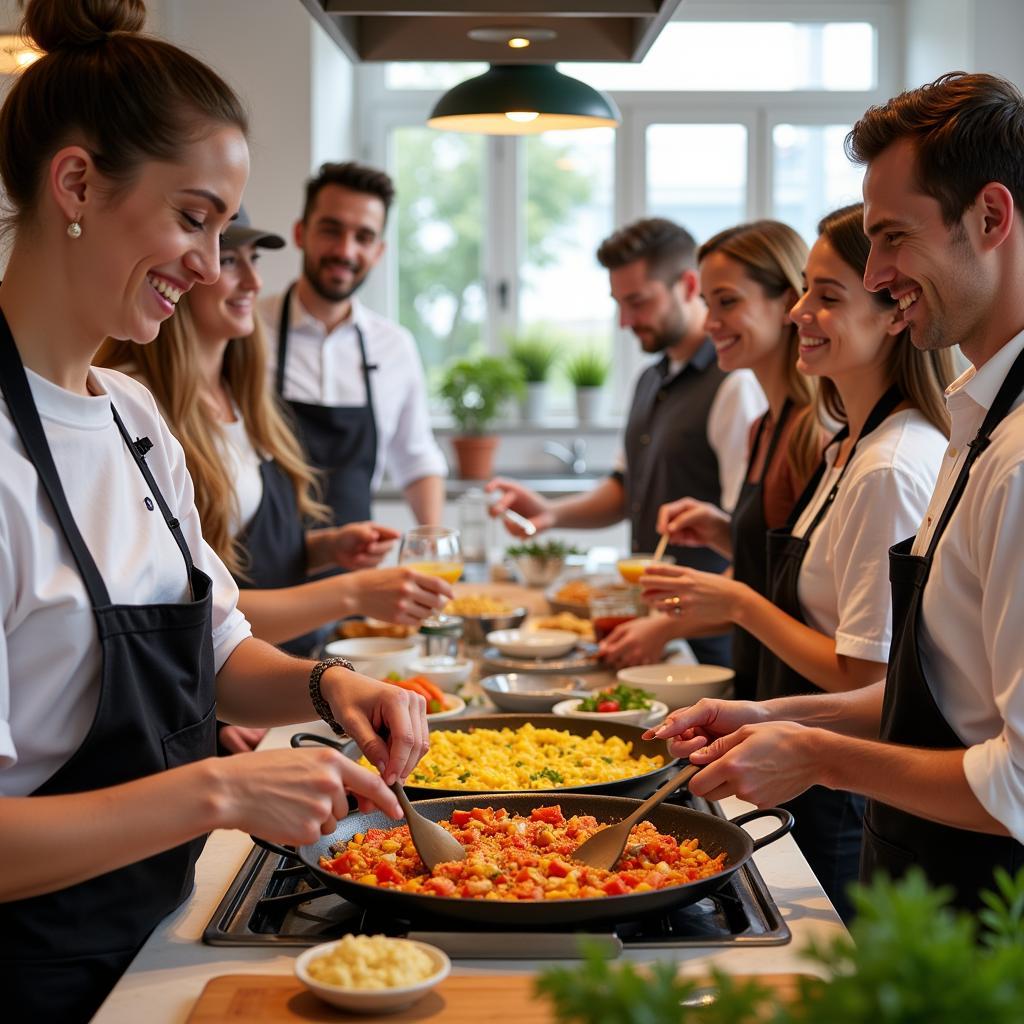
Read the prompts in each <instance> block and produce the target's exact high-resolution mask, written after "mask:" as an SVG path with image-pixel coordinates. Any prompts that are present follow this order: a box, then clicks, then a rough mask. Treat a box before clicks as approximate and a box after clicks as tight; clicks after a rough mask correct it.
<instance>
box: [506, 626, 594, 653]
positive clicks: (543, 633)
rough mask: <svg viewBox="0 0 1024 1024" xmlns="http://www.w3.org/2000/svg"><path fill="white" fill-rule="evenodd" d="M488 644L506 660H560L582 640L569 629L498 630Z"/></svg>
mask: <svg viewBox="0 0 1024 1024" xmlns="http://www.w3.org/2000/svg"><path fill="white" fill-rule="evenodd" d="M487 642H488V643H489V644H491V645H492V646H493V647H497V648H498V650H499V651H501V653H502V654H503V655H504V656H505V657H506V658H559V657H561V656H562V655H563V654H568V653H569V652H570V651H571V650H572V649H573V648H574V647H575V646H576V645H577V644H578V643H579V642H580V638H579V635H578V634H577V633H570V632H569V630H567V629H532V630H526V629H498V630H495V631H494V632H493V633H488V634H487Z"/></svg>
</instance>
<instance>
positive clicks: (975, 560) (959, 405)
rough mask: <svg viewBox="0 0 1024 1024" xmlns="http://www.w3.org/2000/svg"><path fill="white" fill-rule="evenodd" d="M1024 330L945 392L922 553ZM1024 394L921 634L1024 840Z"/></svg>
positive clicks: (949, 714)
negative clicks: (943, 449)
mask: <svg viewBox="0 0 1024 1024" xmlns="http://www.w3.org/2000/svg"><path fill="white" fill-rule="evenodd" d="M1022 350H1024V332H1022V333H1021V334H1018V335H1017V337H1015V338H1014V339H1013V340H1012V341H1010V342H1009V343H1008V344H1006V345H1004V346H1003V347H1002V348H1001V349H1000V350H999V352H997V353H996V354H995V355H994V356H993V357H992V358H991V359H990V360H989V361H988V362H987V363H985V365H984V366H982V367H981V368H980V369H978V370H975V368H974V367H970V368H969V369H968V370H967V371H966V372H965V373H964V374H962V375H961V376H960V377H959V378H957V380H955V381H954V382H953V383H952V384H951V385H950V387H949V388H948V389H947V391H946V405H947V408H948V409H949V414H950V417H951V419H952V430H951V437H950V442H949V448H948V449H947V453H946V457H945V459H944V460H943V461H944V464H943V468H942V471H941V473H940V476H939V481H938V483H937V484H936V489H935V494H934V496H933V498H932V501H931V503H930V505H929V507H928V511H927V513H926V515H925V520H924V522H923V524H922V526H921V529H920V531H919V533H918V535H917V539H916V541H915V543H914V547H913V551H914V553H915V554H923V553H924V551H925V550H926V549H927V546H928V542H929V541H930V539H931V535H932V533H933V530H934V525H935V521H936V518H937V517H938V515H939V513H940V512H941V510H942V508H943V506H944V505H945V503H946V499H947V497H948V496H949V492H950V490H951V488H952V486H953V482H954V481H955V480H956V477H957V475H958V474H959V471H960V467H961V465H962V464H963V461H964V459H965V458H966V457H967V450H968V449H967V444H968V442H969V441H970V440H971V439H972V438H973V437H974V435H975V434H976V433H977V432H978V428H979V427H980V426H981V422H982V420H983V419H984V418H985V414H986V413H987V412H988V410H989V408H990V406H991V405H992V402H993V401H994V399H995V396H996V392H997V391H998V390H999V386H1000V385H1001V384H1002V382H1003V380H1004V379H1005V377H1006V374H1007V373H1008V372H1009V369H1010V366H1011V364H1012V363H1013V361H1014V359H1016V357H1017V356H1018V355H1019V353H1020V352H1021V351H1022ZM1022 533H1024V402H1022V399H1021V398H1020V397H1018V398H1017V400H1016V402H1015V404H1014V407H1013V410H1012V411H1011V412H1010V414H1009V415H1008V416H1007V417H1006V418H1005V419H1004V420H1003V422H1002V423H1000V424H999V426H997V427H996V429H995V430H994V431H993V433H992V443H991V444H990V446H989V447H988V448H987V449H986V450H985V451H984V452H983V453H982V455H981V457H980V458H979V459H978V461H977V462H975V464H974V467H973V469H972V470H971V476H970V480H969V482H968V484H967V487H966V489H965V490H964V494H963V497H962V498H961V500H960V503H959V505H958V506H957V508H956V511H955V512H954V513H953V516H952V518H951V520H950V523H949V526H948V527H947V528H946V531H945V533H944V534H943V535H942V537H941V539H940V540H939V543H938V545H937V547H936V551H935V559H934V562H933V564H932V570H931V575H930V576H929V578H928V584H927V586H926V587H925V589H924V598H923V609H922V612H923V614H922V622H921V629H920V632H919V635H918V643H919V645H920V650H921V663H922V667H923V669H924V674H925V678H926V679H927V681H928V685H929V686H930V688H931V692H932V696H933V697H934V698H935V701H936V703H937V704H938V706H939V708H940V709H941V710H942V713H943V714H944V715H945V717H946V721H947V722H949V725H950V726H951V727H952V729H953V731H954V732H956V734H957V735H958V736H959V737H960V739H961V740H962V741H963V743H964V745H965V746H966V747H967V752H966V755H965V757H964V772H965V774H966V777H967V782H968V784H969V785H970V787H971V790H972V791H973V792H974V795H975V796H976V797H977V798H978V800H979V802H980V803H981V804H982V806H983V807H984V808H985V810H987V811H988V812H989V814H991V815H992V816H993V817H994V818H996V819H998V820H999V821H1001V822H1002V823H1003V824H1004V825H1005V826H1006V827H1007V829H1009V831H1010V832H1011V834H1012V835H1013V836H1014V837H1015V838H1016V839H1017V840H1019V841H1024V551H1022V546H1021V537H1022Z"/></svg>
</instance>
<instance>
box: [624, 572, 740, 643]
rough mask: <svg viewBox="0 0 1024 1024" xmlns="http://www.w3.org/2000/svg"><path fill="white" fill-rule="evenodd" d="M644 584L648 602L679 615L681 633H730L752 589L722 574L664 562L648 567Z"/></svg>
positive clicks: (644, 575)
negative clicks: (743, 601)
mask: <svg viewBox="0 0 1024 1024" xmlns="http://www.w3.org/2000/svg"><path fill="white" fill-rule="evenodd" d="M640 587H641V588H642V591H641V594H640V596H641V598H642V600H643V601H644V603H645V604H648V605H650V606H651V607H652V608H656V609H659V610H661V611H668V612H671V613H672V614H673V615H676V616H678V618H679V624H680V630H679V633H678V634H677V635H681V636H700V635H704V636H707V635H711V634H712V633H726V632H728V631H729V629H730V628H731V627H732V624H733V623H734V622H735V621H736V616H737V608H738V604H739V602H740V601H741V600H742V599H743V598H744V597H745V596H746V592H747V591H748V589H749V588H748V587H747V586H746V584H743V583H737V582H736V580H734V579H730V578H729V577H727V576H722V575H720V574H719V573H714V572H701V571H700V570H699V569H690V568H688V567H686V566H680V565H662V564H661V563H660V562H658V563H656V564H652V565H649V566H648V567H647V569H646V570H645V572H644V574H643V576H641V577H640Z"/></svg>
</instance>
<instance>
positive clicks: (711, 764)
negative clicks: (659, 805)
mask: <svg viewBox="0 0 1024 1024" xmlns="http://www.w3.org/2000/svg"><path fill="white" fill-rule="evenodd" d="M828 741H829V734H828V733H827V732H825V731H824V730H822V729H808V728H807V727H806V726H804V725H798V724H797V723H796V722H765V723H764V724H762V725H744V726H741V727H740V728H739V729H737V730H736V731H735V732H732V733H730V734H729V735H728V736H722V737H721V738H720V739H717V740H715V741H714V742H713V743H710V744H708V745H707V746H706V747H702V748H701V749H700V750H695V751H694V752H693V753H692V754H691V755H690V761H691V763H692V764H703V765H707V767H706V768H703V769H702V770H701V771H699V772H698V773H697V774H696V775H695V776H694V777H693V779H692V780H691V781H690V792H691V793H693V795H694V796H702V797H704V798H705V799H707V800H723V799H724V798H725V797H727V796H738V797H739V798H740V799H741V800H746V801H747V802H748V803H752V804H755V805H756V806H758V807H775V806H776V805H778V804H781V803H785V801H787V800H792V799H793V797H795V796H799V795H800V794H801V793H803V792H804V790H807V789H810V788H811V786H814V785H817V784H819V783H820V782H822V764H821V762H822V756H821V749H822V744H824V743H827V742H828Z"/></svg>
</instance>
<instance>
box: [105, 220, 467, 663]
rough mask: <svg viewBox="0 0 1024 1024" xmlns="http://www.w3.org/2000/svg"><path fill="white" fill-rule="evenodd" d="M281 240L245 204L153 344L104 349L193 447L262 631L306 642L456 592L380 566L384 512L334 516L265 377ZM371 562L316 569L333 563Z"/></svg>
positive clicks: (431, 606) (206, 496)
mask: <svg viewBox="0 0 1024 1024" xmlns="http://www.w3.org/2000/svg"><path fill="white" fill-rule="evenodd" d="M283 245H284V239H282V238H281V237H280V236H278V235H275V234H273V233H271V232H267V231H262V230H260V229H258V228H253V227H251V226H250V224H249V221H248V217H247V216H246V215H245V212H244V210H243V211H242V213H241V214H240V215H239V217H238V218H237V219H236V220H235V221H234V222H233V223H232V224H231V225H230V226H229V227H228V228H227V230H226V231H225V232H224V235H223V237H222V239H221V256H220V265H221V272H220V277H219V278H218V280H217V282H216V283H215V284H212V285H198V286H197V287H196V288H194V289H193V290H192V292H191V293H190V294H189V295H188V296H186V297H183V298H182V300H181V301H180V302H179V303H178V308H177V309H176V311H175V314H174V316H173V317H171V318H170V319H169V320H167V321H165V322H164V323H163V324H162V325H161V328H160V334H159V335H158V337H157V339H156V341H155V342H153V343H152V344H150V345H136V344H134V343H132V342H109V343H108V344H107V345H106V346H105V347H104V349H103V351H101V353H100V361H101V362H103V363H104V364H106V365H109V366H113V367H116V368H118V369H121V370H124V371H125V372H127V373H130V374H132V375H133V376H135V377H138V378H139V379H140V380H142V381H143V382H144V383H145V384H146V385H147V387H149V388H150V390H151V391H152V392H153V394H154V396H155V397H156V399H157V401H158V402H159V404H160V405H161V407H162V408H163V409H164V410H165V412H166V415H167V419H168V422H169V423H170V426H171V429H172V430H173V431H174V433H175V435H176V436H177V438H178V440H179V441H181V443H182V447H183V448H184V449H185V457H186V461H187V463H188V467H189V472H190V473H191V475H192V479H193V481H194V483H195V488H196V507H197V508H198V509H199V516H200V520H201V522H202V524H203V536H204V537H205V538H206V541H207V543H209V545H210V546H211V547H212V548H213V549H214V550H215V551H216V552H217V553H218V555H220V557H221V558H222V559H223V561H224V564H225V565H227V566H228V568H229V569H230V570H231V572H232V574H233V575H234V577H235V579H236V581H237V582H238V585H239V587H240V588H241V593H240V594H239V602H238V603H239V607H240V608H241V609H242V611H243V612H244V613H245V615H246V617H247V618H248V619H249V621H250V622H251V624H252V627H253V632H254V633H255V635H257V636H259V637H261V638H262V639H264V640H268V641H270V642H271V643H280V644H283V645H284V646H285V647H286V649H288V650H291V651H293V652H295V653H308V652H309V650H310V649H311V647H312V646H314V644H315V642H316V639H317V634H316V633H315V632H314V631H316V630H317V629H318V628H319V627H322V626H324V625H326V624H328V623H331V622H334V621H335V620H337V619H339V618H342V617H344V616H346V615H351V614H354V613H357V612H358V613H363V614H367V615H371V616H373V617H375V618H380V619H386V620H388V621H391V622H396V623H400V624H406V625H412V624H415V623H417V622H419V620H420V619H422V618H424V617H426V616H427V615H429V614H431V613H432V612H435V611H436V610H437V609H438V608H440V607H442V606H443V605H444V603H445V602H446V601H447V600H448V599H449V598H450V597H451V593H452V592H451V587H450V586H449V585H448V584H447V583H445V582H444V581H443V580H439V579H435V578H433V577H429V576H424V575H422V574H420V573H416V572H414V571H412V570H410V569H407V568H404V567H397V568H391V569H372V568H370V567H372V566H374V565H376V564H377V563H378V562H379V561H380V559H381V558H382V557H383V556H384V554H386V552H387V551H388V550H389V548H390V547H391V545H392V543H393V541H394V539H395V538H396V537H397V534H396V533H395V531H394V530H391V529H390V528H388V527H386V526H380V525H378V524H375V523H351V524H348V525H346V526H338V527H321V528H315V527H314V528H308V527H307V525H306V524H308V523H310V522H312V523H316V522H320V523H322V522H325V521H326V520H327V519H328V509H327V508H326V506H324V505H321V504H320V503H319V502H318V501H317V500H316V488H315V480H314V476H313V471H312V470H311V469H310V468H309V466H308V465H307V464H306V463H305V461H304V459H303V455H302V451H301V450H300V448H299V444H298V441H297V440H296V439H295V436H294V435H293V434H292V432H291V430H290V428H289V426H288V424H287V423H286V421H285V419H284V417H283V415H282V413H281V411H280V409H279V407H278V405H277V403H276V402H275V400H274V398H273V396H272V395H271V394H270V392H269V390H268V389H267V384H266V355H265V352H266V348H265V339H264V333H263V327H262V324H261V322H260V319H259V317H258V315H257V313H256V300H257V298H258V296H259V292H260V288H261V286H262V281H261V279H260V276H259V273H258V271H257V263H258V260H259V256H260V249H263V248H266V249H279V248H281V247H282V246H283ZM338 568H343V569H354V570H360V571H356V572H349V573H346V574H344V575H329V576H326V577H325V578H321V579H316V580H310V579H309V577H310V576H311V575H314V574H316V573H319V572H322V571H324V570H331V569H338Z"/></svg>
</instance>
